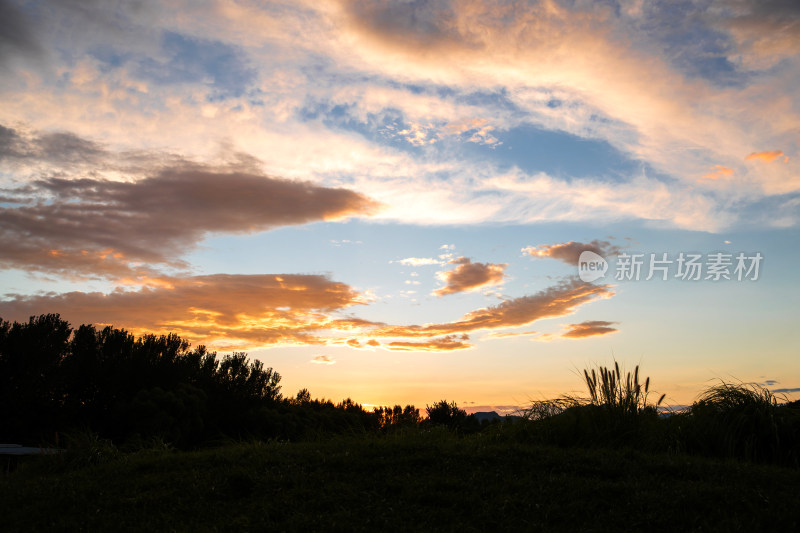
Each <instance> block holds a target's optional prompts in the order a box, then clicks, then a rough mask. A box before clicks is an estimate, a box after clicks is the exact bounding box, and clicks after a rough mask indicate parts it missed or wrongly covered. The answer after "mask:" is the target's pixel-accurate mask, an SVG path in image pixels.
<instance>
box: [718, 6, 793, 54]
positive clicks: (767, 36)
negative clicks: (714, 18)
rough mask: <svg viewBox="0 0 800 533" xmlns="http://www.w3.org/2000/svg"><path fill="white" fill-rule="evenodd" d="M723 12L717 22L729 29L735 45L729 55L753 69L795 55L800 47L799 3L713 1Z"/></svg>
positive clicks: (721, 26) (719, 25)
mask: <svg viewBox="0 0 800 533" xmlns="http://www.w3.org/2000/svg"><path fill="white" fill-rule="evenodd" d="M716 3H717V4H718V7H719V8H721V10H722V14H723V15H725V16H724V17H723V18H722V19H721V20H720V21H719V22H717V26H718V27H720V28H724V29H726V30H728V31H729V32H730V34H731V35H732V36H733V38H734V40H735V41H736V47H735V48H733V49H732V50H731V52H730V55H731V56H732V59H734V60H735V61H737V62H738V63H741V64H742V65H743V66H745V67H747V68H749V69H753V70H765V69H768V68H770V67H773V66H774V65H776V64H777V63H778V62H780V61H781V60H783V59H786V58H789V57H793V56H796V54H797V50H798V49H799V48H800V7H799V6H798V5H797V3H796V2H792V1H791V0H724V1H721V0H720V1H717V2H716Z"/></svg>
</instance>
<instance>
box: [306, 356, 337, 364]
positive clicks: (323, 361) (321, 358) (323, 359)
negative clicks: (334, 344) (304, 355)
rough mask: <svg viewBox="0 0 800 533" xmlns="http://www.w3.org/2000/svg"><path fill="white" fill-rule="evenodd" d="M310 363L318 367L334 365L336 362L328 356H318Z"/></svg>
mask: <svg viewBox="0 0 800 533" xmlns="http://www.w3.org/2000/svg"><path fill="white" fill-rule="evenodd" d="M309 362H310V363H315V364H318V365H335V364H336V361H335V360H334V359H332V358H331V357H330V356H329V355H318V356H316V357H314V358H313V359H312V360H311V361H309Z"/></svg>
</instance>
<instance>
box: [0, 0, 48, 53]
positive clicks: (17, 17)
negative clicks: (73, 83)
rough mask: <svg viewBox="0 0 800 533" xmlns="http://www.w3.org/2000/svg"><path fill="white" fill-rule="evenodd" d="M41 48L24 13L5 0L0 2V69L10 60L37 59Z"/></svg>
mask: <svg viewBox="0 0 800 533" xmlns="http://www.w3.org/2000/svg"><path fill="white" fill-rule="evenodd" d="M42 52H43V51H42V48H41V45H40V44H39V41H38V39H37V38H36V36H35V32H34V30H33V28H32V26H31V24H30V21H29V20H28V17H26V16H25V13H24V12H23V11H22V10H21V9H19V8H18V7H17V6H15V5H14V4H13V3H12V2H9V1H7V0H2V1H0V67H3V66H5V65H6V64H7V63H9V62H11V60H12V58H14V57H16V56H18V55H19V56H22V58H27V59H30V58H37V57H39V56H40V55H41V54H42Z"/></svg>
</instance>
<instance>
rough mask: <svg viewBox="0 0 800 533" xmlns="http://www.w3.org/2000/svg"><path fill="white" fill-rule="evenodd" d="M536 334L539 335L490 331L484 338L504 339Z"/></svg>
mask: <svg viewBox="0 0 800 533" xmlns="http://www.w3.org/2000/svg"><path fill="white" fill-rule="evenodd" d="M538 334H539V332H538V331H509V332H500V331H492V332H491V333H489V334H488V335H487V336H486V338H489V339H504V338H507V337H527V336H528V335H538Z"/></svg>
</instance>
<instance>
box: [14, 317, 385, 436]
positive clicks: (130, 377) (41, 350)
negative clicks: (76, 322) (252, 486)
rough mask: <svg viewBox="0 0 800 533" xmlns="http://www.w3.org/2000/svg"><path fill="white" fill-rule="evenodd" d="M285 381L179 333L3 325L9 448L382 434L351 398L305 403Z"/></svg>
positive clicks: (55, 321) (47, 321) (54, 322)
mask: <svg viewBox="0 0 800 533" xmlns="http://www.w3.org/2000/svg"><path fill="white" fill-rule="evenodd" d="M280 379H281V377H280V375H279V374H278V373H277V372H275V371H273V370H272V368H265V367H264V365H263V364H262V363H261V362H260V361H250V360H248V358H247V355H246V354H244V353H233V354H230V355H225V356H223V357H218V356H217V354H216V353H214V352H208V351H206V349H205V347H203V346H199V347H197V348H195V349H193V350H192V349H190V348H189V344H188V343H187V342H185V341H184V340H182V339H180V338H179V337H178V336H176V335H161V336H157V335H145V336H143V337H141V338H138V339H137V338H134V336H133V335H130V334H129V333H128V332H126V331H125V330H121V329H114V328H112V327H105V328H103V329H101V330H97V329H96V328H95V327H94V326H90V325H83V326H80V327H79V328H77V329H75V330H74V331H73V329H72V328H71V327H70V325H69V324H68V323H67V322H66V321H64V320H62V319H61V318H60V317H59V316H58V315H52V314H51V315H41V316H38V317H31V318H30V320H29V321H28V322H26V323H19V322H14V323H13V324H12V323H9V322H7V321H2V320H0V441H2V442H22V443H26V444H30V445H40V444H43V443H49V444H52V443H54V442H55V441H56V440H57V439H58V434H59V433H65V432H66V433H70V432H75V431H76V430H77V431H86V430H88V431H90V432H93V433H95V434H96V435H98V436H99V437H102V438H107V439H110V440H111V441H112V442H114V443H118V444H125V443H137V442H142V441H148V440H150V439H153V438H157V439H162V440H164V441H166V442H171V443H173V444H175V445H178V446H181V447H189V446H194V445H197V444H199V443H201V442H204V441H208V440H214V439H219V438H224V437H233V438H242V437H260V438H283V439H292V438H301V437H305V436H309V435H316V434H318V433H320V432H341V431H364V430H366V429H374V428H377V426H378V423H377V417H376V416H375V415H374V414H372V413H367V412H366V411H364V410H363V409H362V407H361V406H360V405H358V404H356V403H354V402H353V401H352V400H350V399H348V400H345V401H344V402H342V403H341V404H339V405H336V406H335V405H333V404H332V403H331V402H320V401H315V402H312V401H311V399H310V395H309V394H308V391H306V392H305V395H304V396H302V395H301V396H302V397H301V398H300V399H299V400H298V401H297V402H286V401H284V400H283V398H282V396H281V394H280V386H279V383H280Z"/></svg>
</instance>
